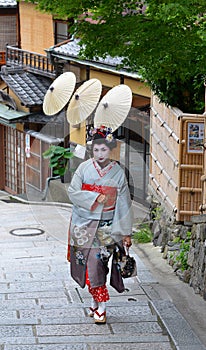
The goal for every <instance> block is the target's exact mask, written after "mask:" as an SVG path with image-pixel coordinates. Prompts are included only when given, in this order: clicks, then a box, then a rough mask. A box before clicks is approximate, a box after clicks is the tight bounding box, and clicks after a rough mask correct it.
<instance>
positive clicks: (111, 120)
mask: <svg viewBox="0 0 206 350" xmlns="http://www.w3.org/2000/svg"><path fill="white" fill-rule="evenodd" d="M131 105H132V91H131V89H130V88H129V86H127V85H124V84H121V85H117V86H115V87H113V88H112V89H111V90H109V91H108V92H107V93H106V95H105V96H104V97H103V98H102V99H101V101H100V102H99V105H98V107H97V109H96V112H95V116H94V127H95V128H99V127H100V126H101V125H104V126H106V127H108V128H111V129H112V132H114V131H115V130H116V129H118V127H119V126H120V125H121V124H122V123H123V122H124V120H125V119H126V117H127V115H128V113H129V110H130V108H131Z"/></svg>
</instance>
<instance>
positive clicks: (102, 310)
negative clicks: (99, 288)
mask: <svg viewBox="0 0 206 350" xmlns="http://www.w3.org/2000/svg"><path fill="white" fill-rule="evenodd" d="M105 310H106V303H105V301H102V302H101V303H99V306H98V310H97V311H98V313H99V314H100V315H101V314H102V313H103V312H104V311H105Z"/></svg>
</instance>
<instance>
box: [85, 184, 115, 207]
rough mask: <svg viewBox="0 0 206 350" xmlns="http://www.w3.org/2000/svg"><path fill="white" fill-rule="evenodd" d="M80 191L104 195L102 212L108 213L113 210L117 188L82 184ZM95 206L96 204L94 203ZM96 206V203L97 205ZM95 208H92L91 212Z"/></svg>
mask: <svg viewBox="0 0 206 350" xmlns="http://www.w3.org/2000/svg"><path fill="white" fill-rule="evenodd" d="M82 190H83V191H92V192H98V193H100V194H104V195H105V196H106V197H107V201H106V203H105V204H104V209H103V211H109V210H114V209H115V203H116V198H117V188H116V187H111V186H101V185H99V186H98V185H95V184H94V185H91V184H84V183H83V184H82ZM95 204H96V202H95ZM97 205H98V203H97ZM95 207H96V205H95V206H93V207H92V210H94V209H95Z"/></svg>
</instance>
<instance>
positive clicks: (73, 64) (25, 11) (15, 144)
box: [0, 1, 151, 202]
mask: <svg viewBox="0 0 206 350" xmlns="http://www.w3.org/2000/svg"><path fill="white" fill-rule="evenodd" d="M18 11H19V12H18V15H19V34H20V35H19V37H20V39H21V40H20V41H19V43H18V45H17V46H16V47H14V46H11V45H7V47H6V65H5V66H3V67H2V69H1V72H0V76H1V82H0V90H2V91H4V92H5V93H7V94H8V96H10V98H12V99H13V100H14V101H15V104H16V109H10V111H9V115H10V116H9V117H8V111H7V110H5V109H4V110H2V111H0V140H1V141H0V142H1V146H2V147H1V148H0V149H1V151H0V159H1V160H2V165H3V166H2V169H1V173H2V174H1V175H2V176H1V180H0V188H1V189H6V190H7V191H8V192H11V193H15V194H18V193H24V192H25V191H26V192H27V191H28V188H33V189H35V190H37V191H42V190H43V189H44V187H45V183H46V179H47V177H48V176H51V170H50V169H49V168H48V163H46V161H45V160H44V159H43V158H42V153H43V151H44V150H45V149H46V148H48V147H49V145H50V144H57V143H58V144H62V143H63V142H64V140H65V129H64V126H65V116H64V115H63V114H62V113H60V114H59V115H55V116H52V118H51V117H47V116H45V115H44V113H43V111H42V104H43V97H44V94H45V93H46V89H47V88H48V86H49V84H51V82H52V81H53V80H54V79H55V78H56V77H57V76H58V75H60V74H61V73H63V72H65V71H73V72H74V73H75V75H76V77H77V86H76V87H78V86H79V85H81V84H82V83H83V82H84V81H86V80H88V79H90V78H98V79H99V80H100V81H101V83H102V86H103V94H105V93H106V92H107V91H108V90H109V89H110V88H112V87H113V86H115V85H119V84H127V85H128V86H130V88H131V90H132V92H133V104H132V108H131V111H130V113H129V116H128V118H127V120H126V122H125V124H124V125H123V126H122V127H121V128H120V129H119V130H118V132H117V136H118V138H119V139H120V140H121V142H122V143H121V144H122V147H121V159H120V161H121V162H122V164H123V165H124V166H125V171H126V173H127V177H128V181H129V184H130V189H131V193H132V195H133V198H134V199H137V200H139V201H143V202H145V198H146V195H147V184H148V175H149V172H148V169H149V106H150V95H151V93H150V89H149V88H148V87H147V86H146V85H145V84H144V83H142V82H141V80H140V77H139V76H138V75H137V74H135V73H134V74H132V73H129V72H127V71H126V70H117V69H116V67H117V65H118V63H119V61H118V60H119V58H115V59H113V58H111V57H107V59H105V60H99V61H98V62H97V61H82V60H80V59H79V58H78V50H79V46H78V42H76V40H73V39H72V38H70V34H69V26H70V25H71V21H70V20H69V19H68V20H67V21H61V19H57V18H53V17H52V16H51V15H47V14H45V13H40V12H38V11H37V10H36V6H35V4H31V3H26V2H24V1H20V2H19V6H18ZM68 39H69V40H68ZM65 40H66V41H65ZM62 41H63V43H60V42H62ZM2 104H4V107H5V101H3V103H2ZM7 108H8V107H7ZM19 112H20V113H21V114H18V113H19ZM84 131H85V127H83V126H82V127H81V128H80V129H75V130H72V129H71V130H69V133H70V138H71V139H70V142H72V144H75V143H76V144H78V143H80V144H82V142H83V143H85V133H84ZM83 133H84V134H83Z"/></svg>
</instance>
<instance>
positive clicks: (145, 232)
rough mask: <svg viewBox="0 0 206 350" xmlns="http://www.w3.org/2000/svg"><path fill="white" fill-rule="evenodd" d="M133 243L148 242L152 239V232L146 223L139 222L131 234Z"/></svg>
mask: <svg viewBox="0 0 206 350" xmlns="http://www.w3.org/2000/svg"><path fill="white" fill-rule="evenodd" d="M133 238H134V242H135V243H149V242H151V241H152V232H151V230H150V227H149V225H148V224H146V223H145V224H141V226H140V228H139V229H138V230H137V231H136V232H135V233H134V235H133Z"/></svg>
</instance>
